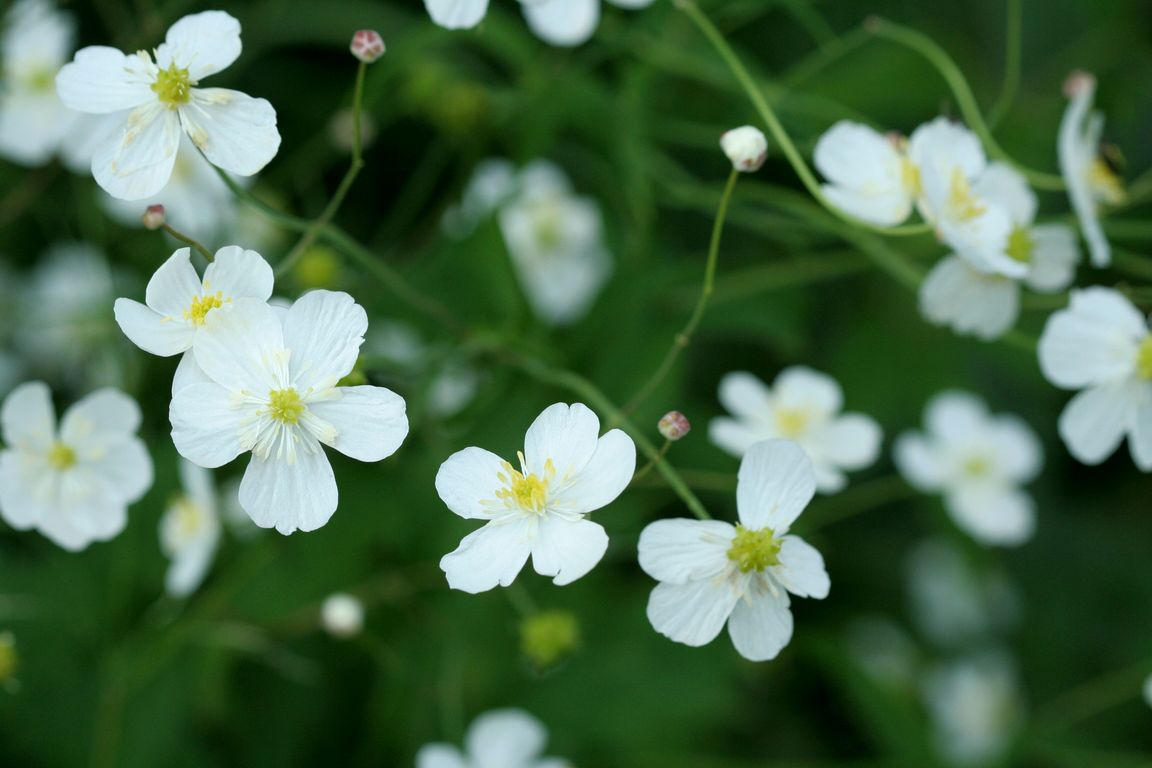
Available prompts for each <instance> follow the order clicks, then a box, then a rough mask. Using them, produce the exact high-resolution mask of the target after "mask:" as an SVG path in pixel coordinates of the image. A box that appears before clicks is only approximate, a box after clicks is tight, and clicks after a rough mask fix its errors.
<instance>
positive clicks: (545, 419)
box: [524, 403, 600, 482]
mask: <svg viewBox="0 0 1152 768" xmlns="http://www.w3.org/2000/svg"><path fill="white" fill-rule="evenodd" d="M599 435H600V419H598V418H597V417H596V414H595V413H593V412H592V410H591V409H589V408H588V406H586V405H584V404H583V403H573V404H572V405H570V406H569V405H567V404H565V403H554V404H552V405H550V406H548V407H547V408H545V409H544V410H543V411H542V412H541V413H540V415H539V416H537V417H536V419H535V420H534V421H533V422H532V425H531V426H529V427H528V432H527V433H525V435H524V458H525V461H526V464H527V469H528V472H529V473H532V474H535V475H539V476H541V477H543V476H544V475H545V474H546V469H545V464H546V463H547V462H548V460H549V459H551V461H552V465H553V467H555V469H556V477H557V482H567V481H568V480H569V479H572V478H575V477H576V476H577V475H578V474H580V473H581V472H582V471H583V470H584V467H585V466H586V465H587V464H588V462H589V461H590V460H591V459H592V456H593V454H595V453H596V449H597V447H598V446H599Z"/></svg>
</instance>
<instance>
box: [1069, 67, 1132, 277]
mask: <svg viewBox="0 0 1152 768" xmlns="http://www.w3.org/2000/svg"><path fill="white" fill-rule="evenodd" d="M1064 93H1065V95H1066V96H1068V108H1067V109H1065V110H1064V117H1063V118H1062V119H1061V120H1060V133H1059V139H1058V142H1057V157H1058V159H1059V161H1060V173H1061V175H1063V176H1064V183H1065V184H1067V185H1068V199H1069V200H1070V201H1071V202H1072V210H1073V211H1075V212H1076V218H1077V220H1078V221H1079V222H1080V232H1081V233H1082V234H1083V235H1084V239H1085V240H1086V241H1087V243H1088V253H1089V254H1090V255H1091V257H1092V264H1093V265H1094V266H1097V267H1106V266H1108V265H1109V264H1110V263H1112V248H1111V246H1109V245H1108V240H1107V239H1106V238H1105V237H1104V232H1103V230H1102V229H1101V228H1100V211H1099V206H1100V205H1101V204H1103V205H1116V204H1118V203H1122V202H1124V183H1123V182H1122V181H1121V180H1120V178H1119V176H1117V175H1116V173H1115V171H1113V170H1112V168H1111V167H1110V166H1109V165H1108V163H1107V162H1106V161H1105V160H1104V158H1103V157H1101V156H1100V136H1101V134H1102V133H1103V132H1104V116H1103V115H1102V114H1100V113H1099V112H1093V111H1092V100H1093V97H1094V96H1095V95H1096V78H1095V77H1093V76H1092V75H1090V74H1088V73H1087V72H1073V73H1072V74H1071V75H1070V76H1069V77H1068V80H1067V82H1065V84H1064Z"/></svg>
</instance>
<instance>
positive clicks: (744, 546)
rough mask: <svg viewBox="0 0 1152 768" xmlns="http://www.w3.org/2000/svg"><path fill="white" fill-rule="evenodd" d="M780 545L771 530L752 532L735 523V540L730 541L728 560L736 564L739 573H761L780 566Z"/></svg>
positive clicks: (763, 529) (764, 529)
mask: <svg viewBox="0 0 1152 768" xmlns="http://www.w3.org/2000/svg"><path fill="white" fill-rule="evenodd" d="M782 544H783V542H782V541H781V540H780V539H777V538H776V532H775V531H773V530H772V529H771V528H761V529H760V530H758V531H753V530H751V529H749V528H745V527H744V526H742V525H740V524H739V523H737V524H736V538H734V539H732V546H731V547H729V548H728V559H729V560H731V561H732V562H733V563H735V564H736V567H737V568H739V569H740V572H741V573H750V572H751V571H762V570H764V569H765V568H769V567H771V566H773V565H780V547H781V545H782Z"/></svg>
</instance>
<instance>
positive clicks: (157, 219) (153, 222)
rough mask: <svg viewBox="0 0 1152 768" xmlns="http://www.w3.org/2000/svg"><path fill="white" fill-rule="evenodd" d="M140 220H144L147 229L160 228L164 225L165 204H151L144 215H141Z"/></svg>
mask: <svg viewBox="0 0 1152 768" xmlns="http://www.w3.org/2000/svg"><path fill="white" fill-rule="evenodd" d="M140 221H142V222H144V228H145V229H160V227H162V226H164V221H165V216H164V206H162V205H150V206H148V208H147V209H145V211H144V215H143V216H141V217H140Z"/></svg>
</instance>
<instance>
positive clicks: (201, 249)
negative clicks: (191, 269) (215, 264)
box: [160, 224, 213, 264]
mask: <svg viewBox="0 0 1152 768" xmlns="http://www.w3.org/2000/svg"><path fill="white" fill-rule="evenodd" d="M160 229H162V230H164V231H165V232H167V233H168V234H169V235H171V236H172V237H174V238H176V239H177V240H179V241H180V242H182V243H184V244H185V245H190V246H192V247H193V248H195V249H196V252H197V253H199V254H200V255H201V256H203V257H204V258H205V259H207V260H208V263H209V264H211V263H212V259H213V256H212V251H210V250H208V249H207V248H206V247H205V246H204V244H203V243H201V242H200V241H198V240H195V239H193V238H192V237H190V236H188V235H186V234H184V233H183V232H181V231H180V230H178V229H175V228H174V227H173V226H172V225H171V224H161V225H160Z"/></svg>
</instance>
